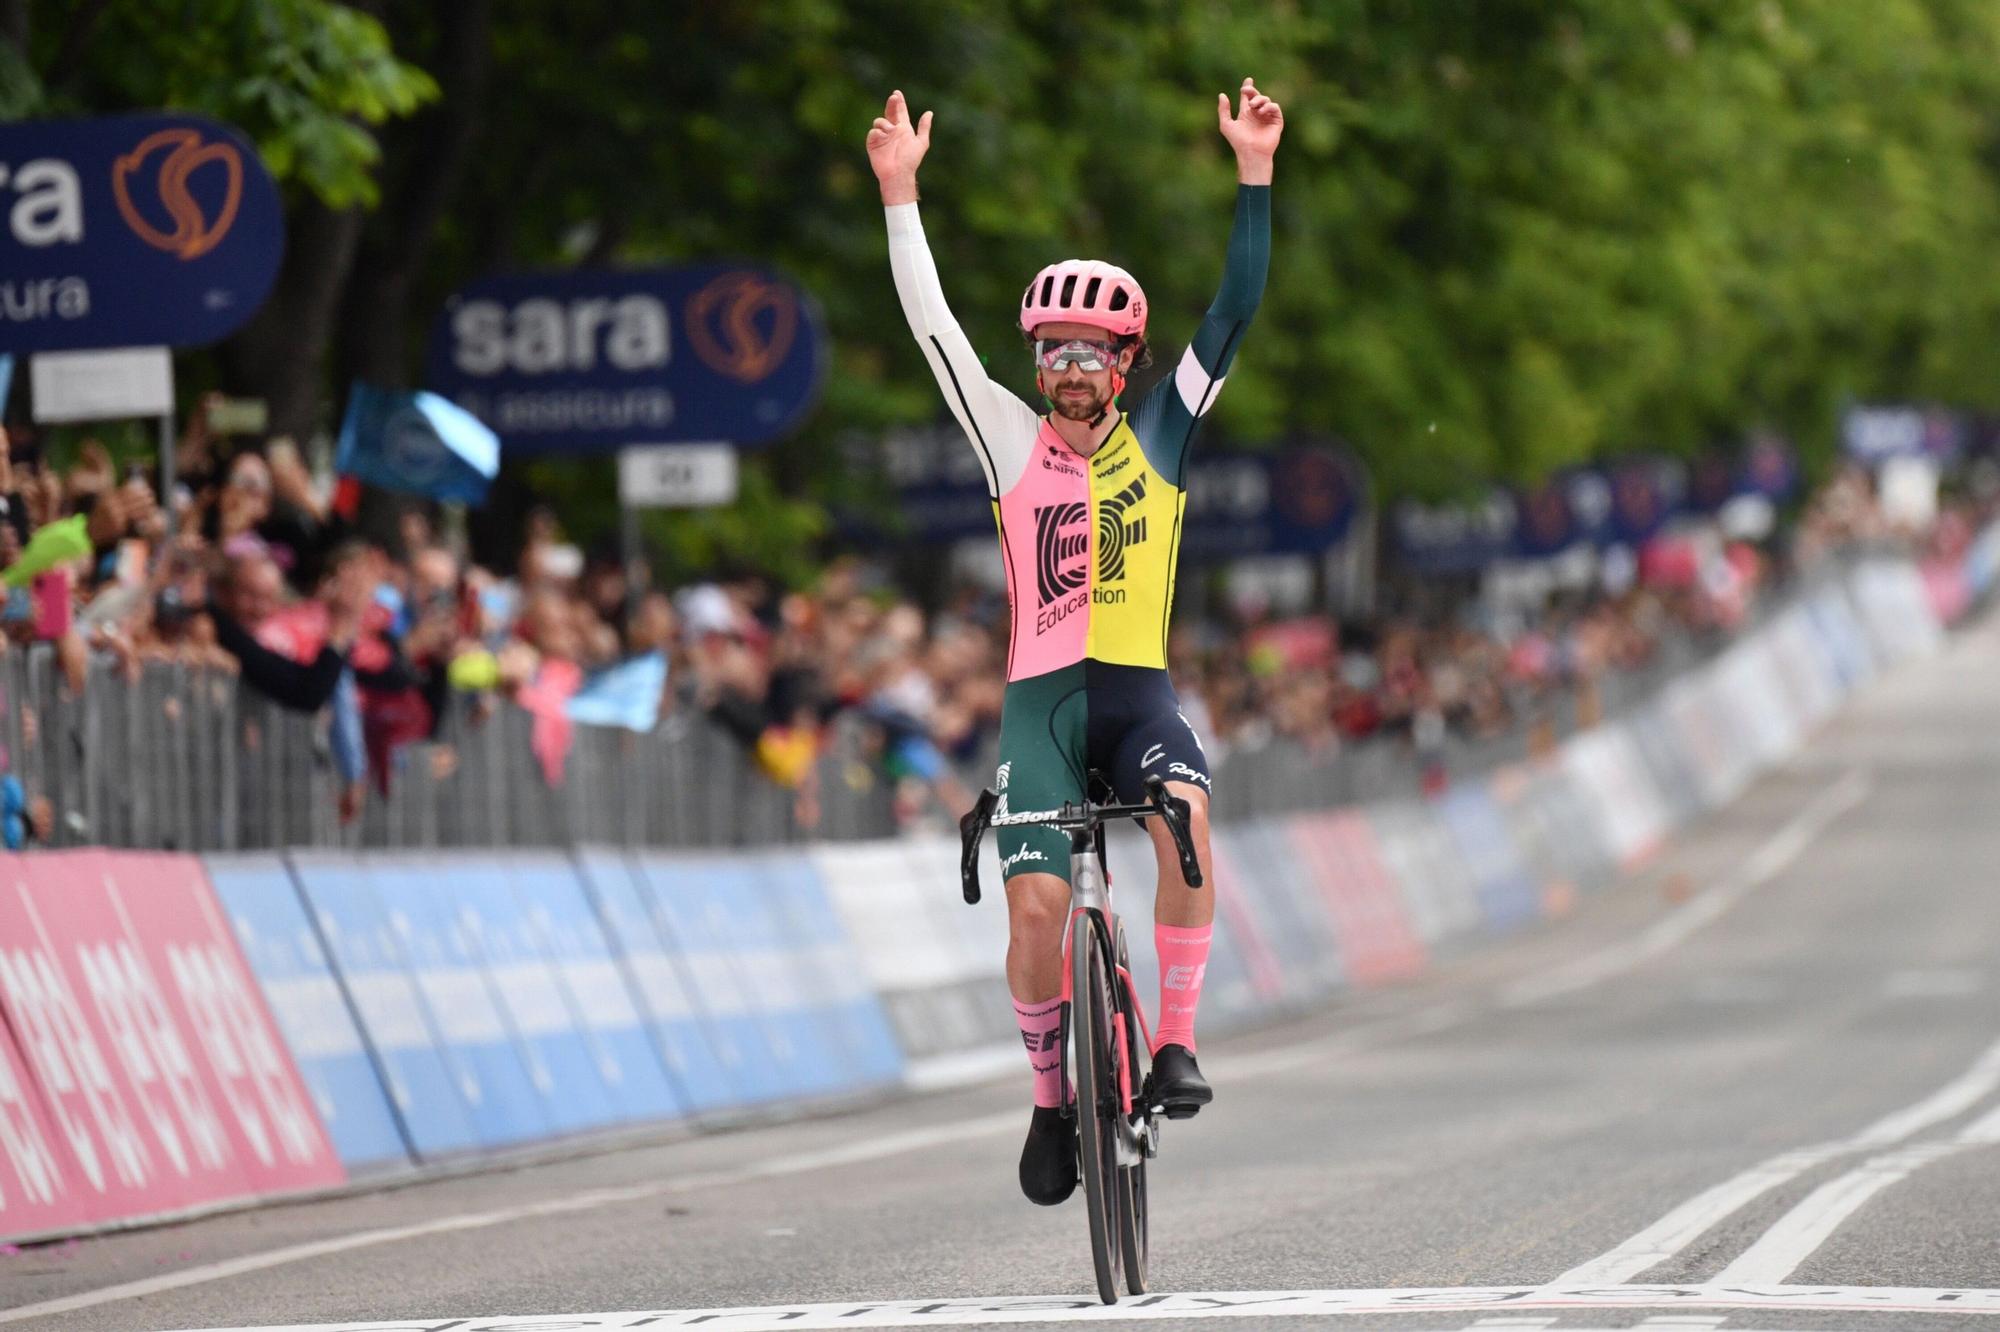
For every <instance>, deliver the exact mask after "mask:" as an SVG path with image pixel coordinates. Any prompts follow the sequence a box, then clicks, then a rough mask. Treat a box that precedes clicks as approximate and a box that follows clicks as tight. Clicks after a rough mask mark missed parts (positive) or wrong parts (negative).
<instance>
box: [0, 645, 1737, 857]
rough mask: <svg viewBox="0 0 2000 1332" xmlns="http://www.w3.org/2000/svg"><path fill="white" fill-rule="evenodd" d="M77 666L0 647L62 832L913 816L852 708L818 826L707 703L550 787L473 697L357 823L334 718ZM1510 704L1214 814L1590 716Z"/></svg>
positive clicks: (1314, 764) (1307, 753) (1367, 747)
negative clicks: (897, 801)
mask: <svg viewBox="0 0 2000 1332" xmlns="http://www.w3.org/2000/svg"><path fill="white" fill-rule="evenodd" d="M1719 645H1720V644H1719V640H1718V642H1717V643H1709V644H1704V643H1697V642H1695V641H1693V640H1689V641H1677V640H1676V641H1670V642H1668V643H1667V644H1666V645H1664V647H1663V649H1662V650H1661V651H1660V652H1659V653H1657V654H1656V657H1655V659H1654V660H1653V661H1652V662H1651V663H1649V665H1648V666H1647V667H1646V668H1645V669H1644V670H1640V671H1634V672H1626V673H1614V674H1608V675H1606V676H1605V677H1603V678H1602V679H1601V680H1600V681H1598V683H1597V686H1596V693H1597V706H1596V707H1595V708H1594V709H1592V710H1591V711H1592V712H1593V713H1594V715H1595V716H1597V717H1610V716H1613V715H1616V714H1618V713H1621V712H1623V711H1625V710H1626V709H1627V708H1629V707H1631V706H1633V705H1636V704H1637V703H1638V702H1640V701H1642V700H1643V699H1645V698H1646V697H1649V696H1650V695H1651V694H1652V693H1653V692H1654V691H1655V690H1656V689H1657V688H1658V687H1659V686H1660V685H1661V684H1662V683H1664V681H1665V680H1666V679H1668V678H1671V677H1672V676H1673V675H1675V674H1678V673H1680V672H1682V671H1685V670H1687V669H1689V668H1690V667H1691V666H1693V665H1695V664H1697V663H1698V662H1699V661H1700V660H1701V659H1703V658H1704V657H1705V656H1707V655H1708V654H1709V652H1710V651H1712V650H1713V648H1714V647H1716V646H1719ZM60 677H61V672H60V670H59V667H58V663H57V662H56V660H55V657H54V655H53V653H52V652H51V651H50V650H49V649H48V648H47V647H46V646H37V647H34V648H31V649H29V650H27V651H20V650H12V651H8V652H6V653H5V654H4V655H0V746H3V747H4V749H5V753H4V754H0V771H5V770H9V769H11V770H12V771H14V772H16V773H17V774H18V775H19V776H20V778H21V780H22V782H23V784H24V785H25V786H26V788H27V789H28V791H29V792H30V794H37V795H46V796H47V797H48V798H49V799H50V801H51V802H52V803H53V805H54V808H55V813H56V818H55V824H56V826H55V829H54V836H53V839H52V840H53V841H54V844H55V845H57V846H116V847H134V848H148V849H151V848H157V849H166V850H182V851H231V850H259V849H267V848H277V847H290V848H308V847H320V848H345V849H358V848H413V849H424V848H460V847H564V846H575V845H583V844H594V845H609V846H663V847H677V846H678V847H693V846H772V845H778V844H783V843H789V842H799V841H806V840H836V841H838V840H853V839H859V838H878V837H887V836H893V835H895V834H896V832H897V831H898V829H897V824H896V817H895V813H894V808H893V791H892V789H891V785H890V782H889V779H888V778H886V777H885V776H884V775H883V774H882V770H881V765H880V763H879V762H877V761H876V759H875V756H874V754H873V752H872V749H873V746H872V742H871V739H870V732H869V728H868V727H867V725H866V724H865V723H863V722H861V721H860V720H859V719H856V718H843V719H841V720H839V721H837V722H836V723H835V726H834V735H833V740H832V743H831V744H830V745H829V747H828V748H827V750H826V752H825V753H824V754H823V755H822V757H821V758H820V761H819V772H818V778H819V780H818V783H817V793H818V804H819V817H818V820H817V822H816V823H814V824H813V825H812V826H811V827H810V828H807V827H802V826H801V824H800V822H799V821H798V819H797V818H796V817H795V813H796V812H797V804H798V796H797V793H796V792H793V791H790V790H786V789H783V788H781V787H779V786H777V785H776V784H775V783H773V782H771V781H770V780H768V779H767V778H766V777H765V776H764V775H763V774H762V773H761V772H760V771H759V770H758V768H757V766H756V763H755V761H754V760H753V759H752V757H751V756H750V755H749V754H748V753H747V752H746V751H745V749H744V747H743V745H742V744H741V743H740V742H739V741H737V740H736V739H735V738H734V737H732V736H730V735H729V734H727V733H726V732H724V731H723V730H722V729H721V728H720V727H718V726H716V725H714V724H713V723H711V722H709V721H708V720H707V719H706V718H705V717H703V716H701V715H699V714H698V713H694V712H692V711H691V710H688V709H685V708H683V709H682V710H680V711H678V712H674V713H670V714H669V715H668V716H667V717H666V718H665V719H664V720H663V721H662V722H661V724H660V725H659V726H658V727H657V728H656V729H655V731H654V732H653V733H652V734H649V735H638V734H634V733H632V732H629V731H625V730H618V729H610V728H596V727H582V726H579V727H577V728H575V732H574V738H573V741H572V745H571V749H570V751H569V754H568V758H567V762H566V765H565V777H564V780H563V782H562V783H561V784H560V785H556V786H551V785H550V784H549V783H548V781H547V780H546V779H545V777H544V775H543V773H542V770H541V766H540V764H539V763H538V762H537V760H536V759H535V757H534V753H533V749H532V746H531V735H532V731H533V720H532V718H531V717H530V716H529V715H528V714H527V713H526V712H524V711H522V710H520V709H518V708H516V707H514V706H512V705H510V704H506V703H502V704H500V705H499V707H498V708H497V709H496V710H493V711H492V713H491V715H489V716H486V717H484V718H483V719H481V718H475V717H474V716H473V715H472V709H471V707H470V705H469V704H467V705H464V706H462V707H460V708H459V709H458V710H455V711H453V712H452V713H451V714H450V715H448V716H447V718H446V719H445V721H444V723H443V725H442V726H441V728H440V733H439V738H438V740H437V742H435V743H424V744H415V745H411V746H408V747H407V748H405V749H404V750H403V751H402V755H401V757H400V759H399V761H398V763H397V764H396V767H395V771H394V774H393V780H392V788H391V792H390V794H389V795H388V797H387V798H384V797H383V796H382V795H381V794H380V793H379V792H376V791H373V790H371V791H370V792H369V793H368V796H367V798H366V799H365V801H364V802H363V805H362V808H361V812H360V815H359V817H358V818H356V819H355V820H354V821H352V822H343V821H342V819H341V817H340V812H339V806H340V795H341V788H342V781H341V779H340V777H339V775H338V773H337V772H336V771H335V768H334V765H333V761H332V754H331V750H330V747H329V744H328V741H327V737H326V725H325V722H324V719H323V718H315V717H308V716H302V715H300V714H297V713H293V712H288V711H286V710H284V709H282V708H279V707H278V706H277V705H275V704H273V703H271V702H269V701H268V700H266V699H264V698H262V697H260V696H259V695H257V694H256V693H254V692H253V691H251V690H249V689H247V688H244V687H241V686H240V685H239V683H238V681H237V680H236V678H235V677H234V676H233V675H232V674H230V673H228V672H224V671H218V670H215V669H214V668H207V667H190V666H184V665H177V664H171V663H165V662H155V663H149V664H147V665H145V666H144V667H143V669H142V670H141V671H140V672H139V674H138V676H137V677H136V679H133V678H128V677H127V676H126V675H125V674H124V672H123V670H122V669H121V668H120V667H119V666H117V665H116V663H114V662H112V661H110V660H99V661H94V662H93V663H92V664H91V667H90V677H89V681H88V685H87V687H86V688H85V689H84V691H83V692H82V694H81V695H80V696H72V695H71V694H70V692H69V690H68V688H67V686H66V684H65V683H64V682H63V681H62V680H61V678H60ZM1513 701H1514V704H1515V707H1514V716H1515V718H1516V724H1515V725H1514V726H1513V727H1512V728H1511V729H1510V730H1508V731H1507V732H1506V733H1504V734H1502V735H1498V736H1494V737H1491V738H1487V739H1483V740H1469V739H1465V738H1460V737H1455V736H1454V737H1452V738H1449V739H1448V740H1447V741H1446V742H1445V744H1444V745H1443V746H1442V748H1441V749H1439V750H1438V751H1437V752H1435V753H1432V754H1428V755H1423V756H1419V755H1417V754H1416V753H1414V752H1413V749H1412V747H1411V745H1410V743H1409V742H1408V740H1407V738H1406V737H1405V738H1384V739H1371V740H1367V741H1362V742H1358V743H1357V742H1347V743H1340V744H1327V745H1324V746H1322V747H1319V748H1314V749H1308V748H1306V747H1303V746H1301V745H1299V744H1297V743H1295V742H1292V741H1289V740H1284V739H1277V740H1272V741H1269V742H1266V743H1263V744H1261V745H1258V746H1255V747H1252V746H1245V745H1238V746H1234V747H1232V748H1231V749H1230V750H1229V751H1228V752H1227V753H1226V754H1219V755H1217V756H1216V758H1217V765H1216V773H1215V778H1216V791H1217V796H1216V815H1217V817H1218V818H1223V819H1228V818H1237V817H1247V816H1250V815H1252V814H1263V815H1269V814H1280V813H1288V812H1294V811H1299V810H1305V809H1315V808H1327V807H1331V806H1336V805H1347V804H1358V803H1364V802H1366V801H1370V800H1378V799H1388V798H1395V797H1403V796H1408V795H1411V794H1413V793H1415V792H1416V791H1417V790H1419V789H1420V787H1421V785H1422V783H1423V781H1424V779H1425V777H1426V772H1427V769H1430V770H1433V771H1438V770H1441V771H1442V772H1443V773H1444V774H1447V775H1448V776H1449V778H1451V779H1459V778H1464V777H1470V776H1473V775H1476V774H1478V773H1481V772H1484V771H1488V770H1490V769H1492V768H1493V767H1495V766H1497V765H1499V764H1502V763H1506V762H1513V761H1518V760H1520V759H1522V758H1525V757H1527V756H1528V754H1529V753H1530V752H1531V750H1532V749H1533V747H1534V745H1535V743H1536V740H1537V735H1538V733H1539V735H1540V736H1541V738H1543V739H1545V740H1546V739H1553V738H1555V737H1559V736H1562V735H1567V734H1569V733H1571V732H1572V731H1574V730H1575V729H1577V728H1578V726H1579V725H1584V724H1588V722H1589V721H1590V720H1592V719H1593V718H1592V717H1591V716H1580V715H1579V708H1578V703H1577V699H1576V697H1575V696H1574V695H1573V694H1571V693H1569V692H1567V691H1554V692H1552V693H1549V694H1547V695H1543V696H1539V697H1535V698H1527V697H1517V698H1516V699H1515V700H1513ZM989 747H990V742H989ZM989 757H990V756H989ZM991 771H992V765H991V763H990V761H989V762H983V763H975V764H971V765H968V766H967V767H966V769H965V771H964V773H963V777H964V779H965V781H966V784H967V785H968V786H969V787H971V788H973V789H976V788H977V787H978V786H980V785H984V784H985V783H986V782H987V781H989V780H990V774H991ZM938 813H941V811H935V810H934V811H933V815H934V816H935V815H936V814H938ZM934 821H937V820H936V819H935V818H934Z"/></svg>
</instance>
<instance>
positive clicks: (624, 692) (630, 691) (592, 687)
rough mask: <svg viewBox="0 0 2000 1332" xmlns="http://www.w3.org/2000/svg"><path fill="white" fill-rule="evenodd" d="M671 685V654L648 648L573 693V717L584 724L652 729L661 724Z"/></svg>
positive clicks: (570, 713)
mask: <svg viewBox="0 0 2000 1332" xmlns="http://www.w3.org/2000/svg"><path fill="white" fill-rule="evenodd" d="M666 688H667V658H666V655H665V654H664V653H660V652H646V653H641V654H640V655H639V656H636V657H628V658H627V659H626V660H624V661H621V662H619V663H618V664H617V665H616V666H607V667H605V668H604V669H603V670H601V671H599V672H597V674H595V675H593V676H591V677H590V678H589V679H588V680H586V681H584V684H583V688H581V689H579V690H577V691H576V693H574V694H572V695H571V696H570V700H569V704H568V712H569V719H570V720H571V721H573V722H576V723H578V724H580V725H583V726H623V727H624V728H625V729H626V730H628V731H640V732H645V731H650V730H652V729H653V727H654V726H656V725H658V724H659V720H660V696H661V695H662V694H664V693H665V692H666Z"/></svg>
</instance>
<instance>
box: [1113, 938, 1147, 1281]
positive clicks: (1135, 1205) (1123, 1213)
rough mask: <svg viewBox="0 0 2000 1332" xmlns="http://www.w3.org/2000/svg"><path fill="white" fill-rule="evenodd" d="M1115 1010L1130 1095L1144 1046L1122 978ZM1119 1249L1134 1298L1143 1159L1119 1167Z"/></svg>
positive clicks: (1140, 1257)
mask: <svg viewBox="0 0 2000 1332" xmlns="http://www.w3.org/2000/svg"><path fill="white" fill-rule="evenodd" d="M1118 965H1119V967H1120V968H1121V969H1122V970H1123V971H1124V973H1125V974H1126V975H1130V974H1131V971H1132V961H1131V957H1130V955H1129V954H1128V953H1127V952H1126V949H1125V927H1124V926H1123V925H1120V926H1119V927H1118ZM1117 994H1118V1010H1119V1011H1120V1012H1121V1013H1123V1014H1124V1015H1125V1059H1126V1075H1127V1076H1128V1077H1130V1078H1131V1079H1132V1082H1131V1086H1132V1093H1133V1095H1134V1096H1135V1097H1136V1096H1137V1095H1138V1093H1139V1089H1140V1088H1141V1087H1143V1086H1145V1085H1146V1070H1145V1068H1144V1066H1143V1061H1142V1060H1141V1058H1140V1055H1139V1049H1140V1047H1141V1046H1142V1045H1144V1044H1145V1041H1144V1038H1143V1037H1142V1036H1141V1035H1140V1028H1139V1014H1138V1011H1137V1009H1136V1007H1135V1005H1134V1004H1133V1002H1132V993H1131V991H1130V990H1129V989H1128V988H1127V987H1126V985H1125V982H1124V978H1123V977H1122V976H1121V977H1120V978H1119V982H1118V989H1117ZM1135 1103H1136V1102H1135ZM1118 1185H1119V1192H1118V1247H1119V1250H1120V1252H1121V1253H1122V1255H1123V1257H1124V1260H1125V1289H1126V1290H1127V1291H1129V1292H1130V1293H1132V1294H1134V1295H1144V1294H1145V1293H1146V1248H1147V1233H1146V1158H1145V1157H1144V1156H1141V1157H1140V1158H1139V1159H1138V1161H1136V1162H1135V1163H1133V1164H1132V1165H1129V1166H1120V1167H1119V1168H1118Z"/></svg>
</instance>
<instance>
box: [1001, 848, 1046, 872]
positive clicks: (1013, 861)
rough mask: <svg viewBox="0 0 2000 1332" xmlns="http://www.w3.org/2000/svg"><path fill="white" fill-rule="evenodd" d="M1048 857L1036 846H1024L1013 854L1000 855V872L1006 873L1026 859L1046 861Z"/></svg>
mask: <svg viewBox="0 0 2000 1332" xmlns="http://www.w3.org/2000/svg"><path fill="white" fill-rule="evenodd" d="M1047 859H1048V857H1047V856H1045V855H1043V854H1042V853H1041V852H1039V851H1037V850H1036V849H1035V848H1034V847H1032V846H1024V847H1022V848H1021V849H1020V850H1019V851H1016V852H1015V853H1014V854H1013V855H1011V856H1002V857H1000V872H1001V873H1002V874H1005V873H1006V872H1007V871H1008V870H1010V869H1013V868H1014V866H1016V865H1018V864H1020V863H1021V862H1022V861H1024V860H1041V861H1046V860H1047Z"/></svg>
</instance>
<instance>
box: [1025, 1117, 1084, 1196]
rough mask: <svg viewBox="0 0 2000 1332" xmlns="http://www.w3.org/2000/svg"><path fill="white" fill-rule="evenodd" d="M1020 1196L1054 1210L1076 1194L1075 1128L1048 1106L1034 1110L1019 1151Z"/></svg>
mask: <svg viewBox="0 0 2000 1332" xmlns="http://www.w3.org/2000/svg"><path fill="white" fill-rule="evenodd" d="M1021 1192H1023V1193H1025V1194H1027V1195H1028V1201H1029V1202H1031V1203H1039V1204H1041V1205H1042V1206H1043V1207H1054V1206H1055V1205H1056V1204H1057V1203H1059V1202H1062V1201H1064V1200H1065V1199H1067V1198H1068V1197H1069V1195H1070V1194H1072V1193H1075V1192H1076V1125H1075V1124H1074V1123H1072V1122H1070V1120H1069V1119H1068V1118H1066V1117H1065V1116H1064V1115H1063V1112H1062V1111H1061V1110H1060V1109H1058V1108H1056V1107H1055V1106H1051V1105H1038V1106H1036V1107H1035V1117H1034V1119H1033V1120H1031V1121H1030V1122H1029V1124H1028V1142H1027V1145H1026V1146H1025V1147H1023V1148H1021Z"/></svg>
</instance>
